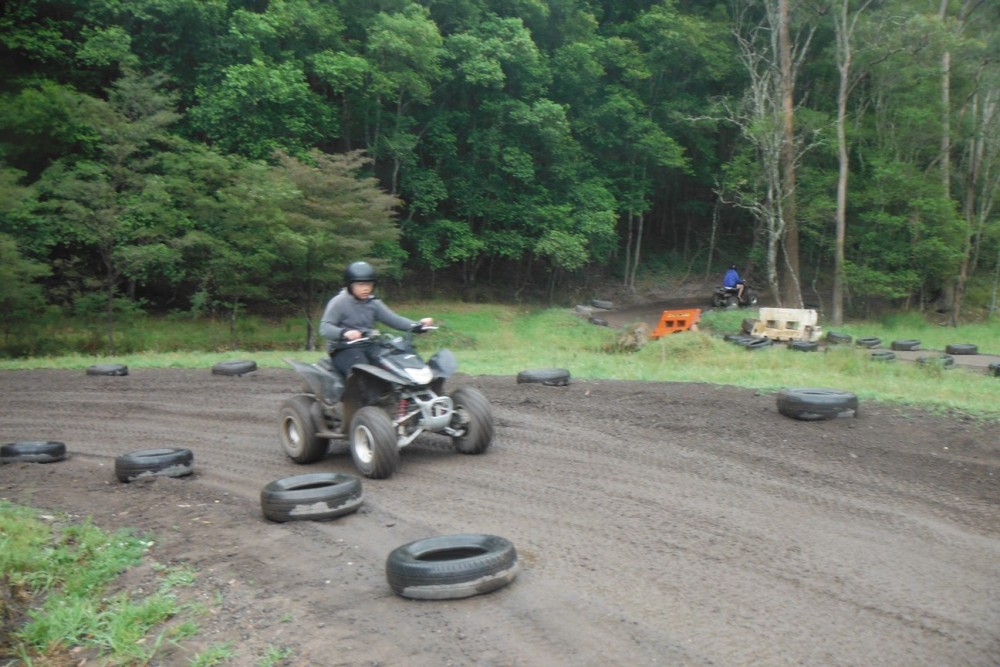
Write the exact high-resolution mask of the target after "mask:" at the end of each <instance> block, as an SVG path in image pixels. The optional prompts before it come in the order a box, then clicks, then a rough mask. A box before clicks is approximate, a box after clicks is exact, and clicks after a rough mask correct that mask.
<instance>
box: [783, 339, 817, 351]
mask: <svg viewBox="0 0 1000 667" xmlns="http://www.w3.org/2000/svg"><path fill="white" fill-rule="evenodd" d="M788 349H789V350H795V351H797V352H815V351H816V350H818V349H819V343H817V342H816V341H814V340H793V341H791V342H790V343H789V344H788Z"/></svg>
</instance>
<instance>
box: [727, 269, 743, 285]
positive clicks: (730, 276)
mask: <svg viewBox="0 0 1000 667" xmlns="http://www.w3.org/2000/svg"><path fill="white" fill-rule="evenodd" d="M741 282H743V279H742V278H740V274H739V273H738V272H737V271H736V269H729V270H728V271H726V277H725V278H723V279H722V285H723V287H736V286H737V285H739V284H740V283H741Z"/></svg>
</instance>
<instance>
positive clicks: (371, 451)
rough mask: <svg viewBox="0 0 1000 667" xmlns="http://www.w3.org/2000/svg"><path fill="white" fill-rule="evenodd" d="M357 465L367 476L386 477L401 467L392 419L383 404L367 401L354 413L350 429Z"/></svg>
mask: <svg viewBox="0 0 1000 667" xmlns="http://www.w3.org/2000/svg"><path fill="white" fill-rule="evenodd" d="M348 442H349V444H350V448H351V458H353V459H354V466H355V467H356V468H357V469H358V471H359V472H360V473H361V474H362V475H364V476H365V477H369V478H371V479H386V478H388V477H392V475H393V473H394V472H396V470H397V469H398V468H399V447H398V446H397V445H396V431H395V429H393V426H392V420H391V419H389V416H388V415H387V414H385V412H383V411H382V410H380V409H379V408H377V407H375V406H372V405H366V406H365V407H363V408H361V409H360V410H358V411H357V412H355V413H354V417H353V418H352V419H351V426H350V429H349V430H348Z"/></svg>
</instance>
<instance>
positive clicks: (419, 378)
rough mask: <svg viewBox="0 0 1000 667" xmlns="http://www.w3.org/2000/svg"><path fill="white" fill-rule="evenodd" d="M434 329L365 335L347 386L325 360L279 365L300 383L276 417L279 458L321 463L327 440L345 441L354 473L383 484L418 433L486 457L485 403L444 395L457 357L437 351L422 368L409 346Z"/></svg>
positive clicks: (468, 391) (472, 392)
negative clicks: (364, 360) (362, 359)
mask: <svg viewBox="0 0 1000 667" xmlns="http://www.w3.org/2000/svg"><path fill="white" fill-rule="evenodd" d="M435 328H436V327H420V326H419V325H418V327H417V328H415V329H414V331H413V332H411V333H406V334H405V335H389V334H381V333H379V332H377V331H371V332H367V333H366V334H365V335H364V336H363V337H362V338H360V339H358V340H357V341H355V342H352V343H351V344H352V345H366V346H369V350H368V358H369V360H370V361H371V363H370V364H359V365H357V366H355V367H354V368H353V369H351V373H350V375H349V376H348V377H346V378H344V377H343V376H342V375H341V374H340V373H339V372H337V370H336V369H335V368H334V367H333V363H332V362H331V360H330V358H329V357H328V356H325V357H323V358H322V359H320V360H319V361H318V362H317V363H315V364H307V363H303V362H301V361H295V360H293V359H285V362H286V363H288V364H289V365H291V366H292V368H294V369H295V371H296V372H298V374H299V375H301V376H302V378H303V379H304V380H305V383H306V386H305V389H304V391H303V392H302V393H300V394H296V395H295V396H292V397H291V398H289V399H287V400H286V401H285V402H284V403H282V405H281V409H280V410H279V421H280V427H279V433H280V437H281V444H282V446H283V447H284V449H285V453H286V454H288V456H289V457H290V458H291V459H292V460H293V461H295V462H296V463H312V462H314V461H318V460H319V459H321V458H323V457H324V456H326V454H327V451H328V450H329V445H330V441H331V440H343V439H346V440H347V442H348V446H349V449H350V451H351V457H352V458H353V459H354V465H355V467H357V469H358V471H359V472H361V474H362V475H364V476H365V477H371V478H374V479H384V478H387V477H390V476H392V474H393V473H394V472H396V469H397V468H398V467H399V452H400V450H401V449H402V448H403V447H406V446H407V445H409V444H410V443H412V442H413V441H414V440H416V439H417V437H418V436H419V435H421V434H422V433H426V432H430V433H440V434H443V435H446V436H450V437H451V439H452V441H453V443H454V444H455V448H456V449H457V450H458V451H459V452H461V453H463V454H482V453H483V452H485V451H486V449H487V448H488V447H489V446H490V444H491V442H492V441H493V413H492V409H491V408H490V403H489V401H488V400H487V399H486V397H485V396H483V394H482V393H481V392H480V391H479V390H477V389H473V388H471V387H462V388H460V389H456V390H455V391H453V392H451V393H450V394H445V393H444V391H443V388H444V382H445V380H446V379H448V378H449V377H451V376H452V374H454V372H455V371H456V370H457V369H458V362H457V361H456V360H455V355H453V354H452V353H451V351H449V350H446V349H443V350H440V351H438V352H437V353H436V354H435V355H434V356H433V357H431V358H430V360H429V361H427V362H424V361H423V359H421V358H420V356H419V355H418V354H417V352H416V349H415V348H414V346H413V333H423V332H424V331H427V330H429V329H435ZM345 426H346V428H345Z"/></svg>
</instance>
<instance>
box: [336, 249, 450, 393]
mask: <svg viewBox="0 0 1000 667" xmlns="http://www.w3.org/2000/svg"><path fill="white" fill-rule="evenodd" d="M377 278H378V276H377V275H376V274H375V268H374V267H373V266H372V265H371V264H369V263H368V262H354V263H353V264H351V265H350V266H348V267H347V270H346V271H344V289H343V290H341V291H340V293H339V294H337V296H335V297H333V298H332V299H330V302H329V303H327V304H326V310H324V311H323V318H322V319H321V320H320V324H319V332H320V334H321V335H322V336H323V337H324V338H326V340H327V351H328V352H329V353H330V358H331V360H332V361H333V367H334V368H336V369H337V371H338V372H339V373H340V374H341V375H342V376H344V377H347V376H348V375H350V372H351V369H352V368H353V367H355V366H357V365H358V364H367V363H371V359H369V357H368V351H369V350H370V349H371V348H370V347H369V346H367V345H351V343H352V342H354V341H357V340H359V339H360V338H362V337H364V336H365V335H366V334H367V333H368V332H370V331H372V330H374V329H375V323H376V322H382V323H383V324H387V325H389V326H390V327H392V328H394V329H399V330H400V331H415V332H419V331H422V330H423V328H424V327H429V326H431V325H432V324H434V320H433V319H432V318H430V317H425V318H423V319H421V320H420V321H419V322H414V321H412V320H409V319H407V318H405V317H403V316H401V315H397V314H396V313H394V312H392V310H391V309H390V308H389V306H387V305H385V303H384V302H383V301H382V300H381V299H379V298H377V297H375V296H373V295H372V292H373V291H374V289H375V282H376V280H377Z"/></svg>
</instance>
